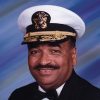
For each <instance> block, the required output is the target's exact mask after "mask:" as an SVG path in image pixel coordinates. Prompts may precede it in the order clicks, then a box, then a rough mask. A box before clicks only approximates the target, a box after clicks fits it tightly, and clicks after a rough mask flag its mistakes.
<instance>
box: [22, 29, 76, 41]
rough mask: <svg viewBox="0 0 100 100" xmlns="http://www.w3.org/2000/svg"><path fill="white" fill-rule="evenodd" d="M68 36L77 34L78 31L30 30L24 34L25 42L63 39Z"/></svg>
mask: <svg viewBox="0 0 100 100" xmlns="http://www.w3.org/2000/svg"><path fill="white" fill-rule="evenodd" d="M67 36H76V33H72V32H64V31H42V32H29V33H26V34H25V36H24V42H35V41H50V40H61V39H64V38H66V37H67Z"/></svg>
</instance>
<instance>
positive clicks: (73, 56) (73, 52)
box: [72, 48, 77, 66]
mask: <svg viewBox="0 0 100 100" xmlns="http://www.w3.org/2000/svg"><path fill="white" fill-rule="evenodd" d="M76 63H77V60H76V48H72V64H73V66H75V65H76Z"/></svg>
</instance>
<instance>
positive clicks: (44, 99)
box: [38, 83, 65, 100]
mask: <svg viewBox="0 0 100 100" xmlns="http://www.w3.org/2000/svg"><path fill="white" fill-rule="evenodd" d="M64 85H65V83H64V84H63V85H61V86H60V87H58V88H57V89H56V91H57V94H58V96H59V95H60V93H61V91H62V89H63V87H64ZM38 89H39V91H41V92H44V93H45V91H44V90H43V89H42V88H41V87H40V86H39V87H38ZM42 100H49V99H48V98H43V99H42Z"/></svg>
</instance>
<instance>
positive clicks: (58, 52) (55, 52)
mask: <svg viewBox="0 0 100 100" xmlns="http://www.w3.org/2000/svg"><path fill="white" fill-rule="evenodd" d="M51 53H52V54H60V53H61V51H60V50H59V49H51Z"/></svg>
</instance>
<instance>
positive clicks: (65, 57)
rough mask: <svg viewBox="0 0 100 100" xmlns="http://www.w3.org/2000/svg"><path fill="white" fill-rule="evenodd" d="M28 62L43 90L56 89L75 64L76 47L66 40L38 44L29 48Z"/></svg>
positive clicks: (68, 75) (67, 76)
mask: <svg viewBox="0 0 100 100" xmlns="http://www.w3.org/2000/svg"><path fill="white" fill-rule="evenodd" d="M28 64H29V69H30V72H31V74H32V75H33V77H34V78H35V79H36V81H37V82H38V84H39V85H40V86H41V87H42V88H43V89H44V90H48V89H56V88H57V87H59V86H60V85H62V84H63V83H64V82H65V81H66V80H68V79H69V77H70V76H71V73H72V70H73V66H74V65H75V64H76V49H75V48H74V47H72V46H71V44H70V43H69V42H68V41H65V42H63V43H60V44H58V45H49V44H42V45H38V46H36V47H32V48H30V49H29V51H28ZM39 65H42V66H44V67H41V66H39ZM49 65H52V66H56V67H52V66H49ZM37 66H39V69H36V68H37ZM45 66H46V67H45Z"/></svg>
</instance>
